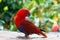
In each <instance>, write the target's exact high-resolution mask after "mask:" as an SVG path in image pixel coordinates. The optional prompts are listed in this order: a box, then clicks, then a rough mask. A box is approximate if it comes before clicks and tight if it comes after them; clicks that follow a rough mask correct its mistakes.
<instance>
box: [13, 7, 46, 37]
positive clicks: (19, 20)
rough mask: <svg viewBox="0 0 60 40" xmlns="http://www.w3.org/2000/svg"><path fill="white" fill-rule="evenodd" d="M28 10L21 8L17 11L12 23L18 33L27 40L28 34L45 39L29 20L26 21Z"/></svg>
mask: <svg viewBox="0 0 60 40" xmlns="http://www.w3.org/2000/svg"><path fill="white" fill-rule="evenodd" d="M29 13H30V12H29V10H28V9H26V8H22V9H20V10H18V11H17V13H16V16H15V17H14V23H15V25H16V27H17V28H18V30H19V31H21V32H23V33H24V34H25V37H26V38H27V37H28V35H30V34H33V33H35V34H38V35H40V34H41V35H43V36H44V37H47V36H46V35H45V34H44V33H43V32H42V31H41V29H40V28H38V27H37V26H36V25H34V24H33V23H32V22H31V21H30V20H28V19H26V16H27V15H28V14H29Z"/></svg>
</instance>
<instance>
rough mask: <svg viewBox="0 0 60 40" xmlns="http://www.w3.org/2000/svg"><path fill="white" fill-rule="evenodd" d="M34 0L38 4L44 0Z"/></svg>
mask: <svg viewBox="0 0 60 40" xmlns="http://www.w3.org/2000/svg"><path fill="white" fill-rule="evenodd" d="M36 2H37V3H38V4H40V3H43V2H44V0H36Z"/></svg>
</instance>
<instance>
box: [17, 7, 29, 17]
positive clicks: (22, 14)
mask: <svg viewBox="0 0 60 40" xmlns="http://www.w3.org/2000/svg"><path fill="white" fill-rule="evenodd" d="M16 16H18V17H22V18H24V17H26V16H30V12H29V10H28V9H26V8H22V9H20V10H18V11H17V14H16Z"/></svg>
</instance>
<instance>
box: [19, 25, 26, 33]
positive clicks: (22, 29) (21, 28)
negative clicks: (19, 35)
mask: <svg viewBox="0 0 60 40" xmlns="http://www.w3.org/2000/svg"><path fill="white" fill-rule="evenodd" d="M18 29H19V31H21V32H23V33H26V32H25V30H24V28H23V25H21V26H20V27H19V28H18Z"/></svg>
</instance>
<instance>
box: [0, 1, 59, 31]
mask: <svg viewBox="0 0 60 40" xmlns="http://www.w3.org/2000/svg"><path fill="white" fill-rule="evenodd" d="M21 8H27V9H29V10H30V17H29V19H30V20H31V21H32V22H33V23H34V24H35V25H36V26H38V27H40V28H41V29H44V30H45V31H46V32H51V28H52V26H53V25H54V24H58V25H60V21H59V20H60V0H0V30H10V31H18V30H17V28H16V25H15V24H14V21H13V20H14V16H15V14H16V12H17V11H18V10H19V9H21Z"/></svg>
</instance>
